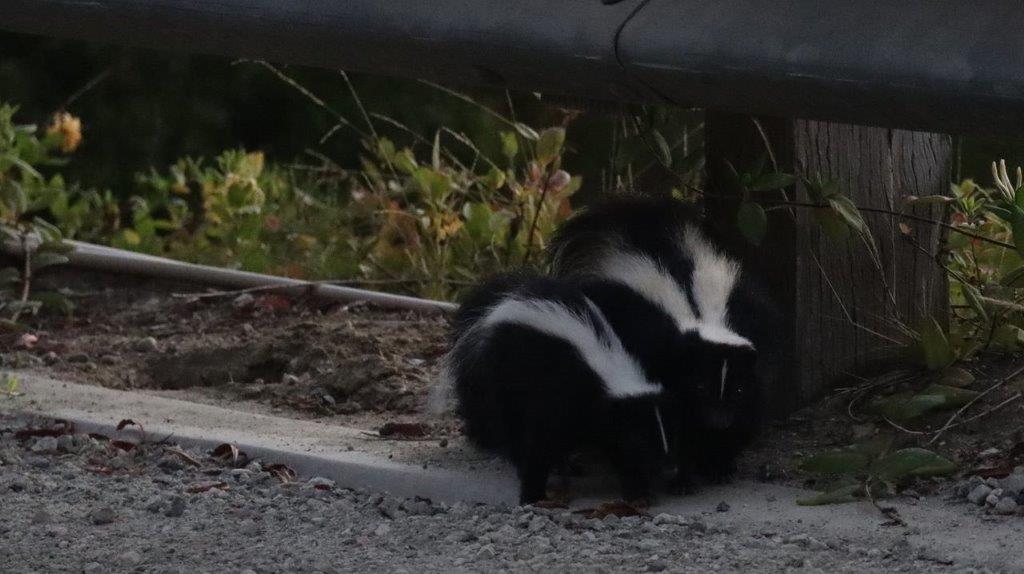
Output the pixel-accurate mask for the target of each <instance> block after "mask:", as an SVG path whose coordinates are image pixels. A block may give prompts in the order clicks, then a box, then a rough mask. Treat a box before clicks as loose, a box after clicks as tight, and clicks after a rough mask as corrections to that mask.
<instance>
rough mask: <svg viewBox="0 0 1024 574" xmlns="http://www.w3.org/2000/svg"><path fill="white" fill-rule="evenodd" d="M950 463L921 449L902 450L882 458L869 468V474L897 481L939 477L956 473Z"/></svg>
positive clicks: (954, 466) (953, 465)
mask: <svg viewBox="0 0 1024 574" xmlns="http://www.w3.org/2000/svg"><path fill="white" fill-rule="evenodd" d="M956 469H957V466H956V464H954V463H953V462H952V461H950V460H948V459H946V458H943V457H942V456H940V455H938V454H936V453H934V452H932V451H930V450H927V449H923V448H904V449H901V450H898V451H896V452H894V453H892V454H890V455H887V456H884V457H882V458H881V459H879V460H878V461H877V462H876V463H875V464H873V465H872V466H871V474H872V475H873V476H877V477H879V478H881V479H883V480H892V481H898V480H900V479H903V478H907V477H911V476H940V475H945V474H951V473H953V472H956Z"/></svg>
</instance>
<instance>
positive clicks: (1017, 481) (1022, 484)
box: [999, 474, 1024, 496]
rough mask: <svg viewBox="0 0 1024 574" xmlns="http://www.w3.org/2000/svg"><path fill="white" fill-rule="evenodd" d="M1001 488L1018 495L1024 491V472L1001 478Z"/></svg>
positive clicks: (1011, 494) (1009, 493) (1012, 494)
mask: <svg viewBox="0 0 1024 574" xmlns="http://www.w3.org/2000/svg"><path fill="white" fill-rule="evenodd" d="M999 488H1001V489H1003V493H1004V494H1007V495H1010V496H1017V495H1018V494H1020V493H1021V492H1024V474H1011V475H1010V476H1007V477H1006V478H1003V479H1000V481H999Z"/></svg>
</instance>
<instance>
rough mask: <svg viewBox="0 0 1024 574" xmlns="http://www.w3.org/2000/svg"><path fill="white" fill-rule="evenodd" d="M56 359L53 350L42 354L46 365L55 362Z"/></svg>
mask: <svg viewBox="0 0 1024 574" xmlns="http://www.w3.org/2000/svg"><path fill="white" fill-rule="evenodd" d="M57 359H58V357H57V353H55V352H53V351H47V352H46V354H45V355H43V362H44V363H46V364H47V365H52V364H54V363H56V362H57Z"/></svg>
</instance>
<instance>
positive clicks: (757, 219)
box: [736, 201, 768, 245]
mask: <svg viewBox="0 0 1024 574" xmlns="http://www.w3.org/2000/svg"><path fill="white" fill-rule="evenodd" d="M736 225H737V226H738V227H739V228H740V232H741V233H742V234H743V236H744V237H746V238H747V241H750V242H751V243H753V244H754V245H760V244H761V241H763V240H764V236H765V233H767V232H768V214H766V213H765V212H764V208H763V207H761V206H760V205H758V204H756V203H753V202H750V201H747V202H744V203H742V204H740V208H739V210H738V211H737V212H736Z"/></svg>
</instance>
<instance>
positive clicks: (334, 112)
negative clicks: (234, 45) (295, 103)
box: [234, 59, 367, 138]
mask: <svg viewBox="0 0 1024 574" xmlns="http://www.w3.org/2000/svg"><path fill="white" fill-rule="evenodd" d="M242 62H251V63H255V64H259V65H260V66H263V67H264V68H266V69H267V70H270V72H271V73H272V74H274V75H275V76H277V78H278V79H279V80H281V81H282V82H284V83H286V84H288V85H289V86H291V87H292V88H294V89H295V90H296V91H297V92H299V93H300V94H302V95H303V96H305V97H306V98H307V99H308V100H309V101H311V102H313V103H314V104H316V105H317V106H318V107H320V108H321V109H323V110H324V111H326V112H327V113H329V114H331V115H332V116H334V119H335V120H337V122H338V123H339V124H342V125H344V126H345V127H347V128H351V129H352V131H354V132H356V133H357V134H359V137H362V138H366V137H367V136H366V134H365V133H363V131H362V130H360V129H359V128H358V127H356V126H355V124H353V123H352V122H350V121H349V120H348V118H346V117H345V116H343V115H341V112H339V111H338V110H335V109H334V108H332V107H331V106H330V105H328V104H327V102H325V101H324V100H323V99H322V98H320V96H317V95H316V94H314V93H313V92H311V91H309V89H308V88H306V86H303V85H302V84H300V83H299V82H298V81H297V80H295V79H294V78H292V77H291V76H289V75H288V74H285V73H284V72H282V71H281V70H280V69H278V68H277V67H276V66H274V65H273V64H271V63H270V62H268V61H266V60H246V59H241V60H236V61H235V62H234V63H236V64H237V63H242Z"/></svg>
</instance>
